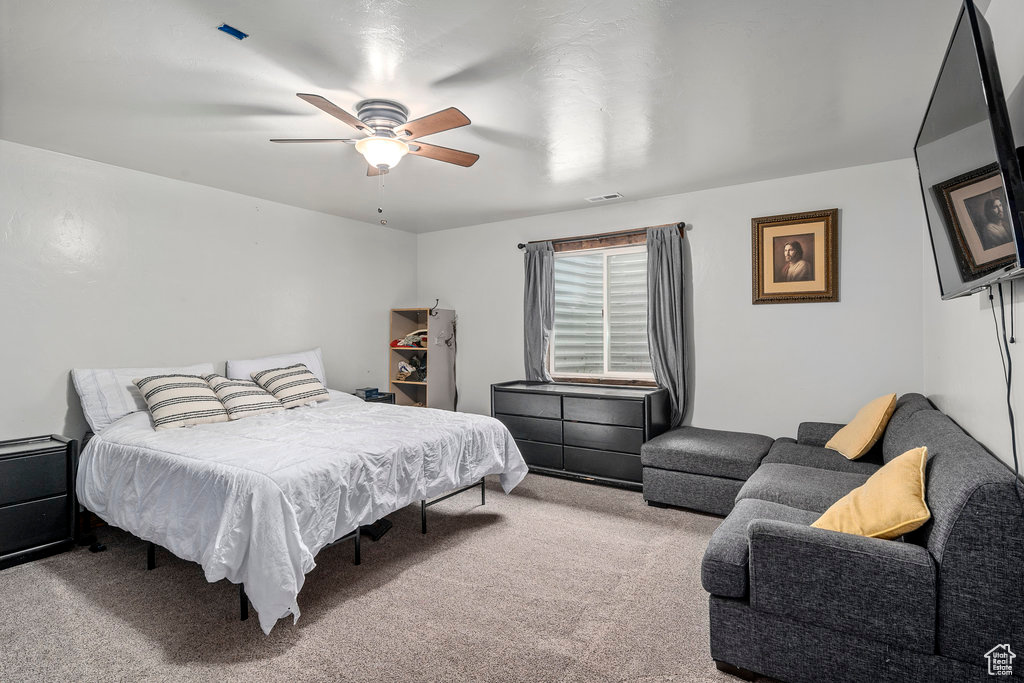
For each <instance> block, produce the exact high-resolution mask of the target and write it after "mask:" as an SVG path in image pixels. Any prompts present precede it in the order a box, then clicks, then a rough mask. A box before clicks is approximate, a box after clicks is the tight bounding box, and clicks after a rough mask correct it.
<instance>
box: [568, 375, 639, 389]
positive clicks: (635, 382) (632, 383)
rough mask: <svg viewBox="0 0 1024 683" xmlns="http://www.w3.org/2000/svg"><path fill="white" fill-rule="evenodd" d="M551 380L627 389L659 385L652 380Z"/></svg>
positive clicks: (589, 378) (585, 378)
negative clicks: (624, 387)
mask: <svg viewBox="0 0 1024 683" xmlns="http://www.w3.org/2000/svg"><path fill="white" fill-rule="evenodd" d="M551 379H552V380H554V381H556V382H568V383H570V384H604V385H608V386H620V387H621V386H626V387H656V386H658V383H657V382H655V381H654V380H652V379H621V378H616V377H559V376H557V375H552V376H551Z"/></svg>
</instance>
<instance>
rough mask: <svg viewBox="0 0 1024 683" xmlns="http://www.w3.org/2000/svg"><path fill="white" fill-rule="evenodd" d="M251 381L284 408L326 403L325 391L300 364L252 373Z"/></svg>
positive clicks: (314, 376) (318, 381)
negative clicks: (316, 402) (320, 402)
mask: <svg viewBox="0 0 1024 683" xmlns="http://www.w3.org/2000/svg"><path fill="white" fill-rule="evenodd" d="M252 378H253V381H255V382H256V383H257V384H259V385H260V386H261V387H263V388H264V389H266V390H267V391H269V392H270V393H271V394H273V395H274V398H276V399H277V400H278V401H280V402H281V404H282V405H283V406H284V407H285V408H295V407H297V406H301V405H305V404H307V403H313V402H315V401H326V400H327V399H329V398H330V394H328V393H327V389H325V388H324V385H323V384H321V383H320V380H318V379H317V378H316V375H314V374H313V373H312V372H310V371H309V368H307V367H306V366H305V365H303V364H302V363H296V364H295V365H289V366H288V367H286V368H273V369H271V370H261V371H259V372H254V373H252Z"/></svg>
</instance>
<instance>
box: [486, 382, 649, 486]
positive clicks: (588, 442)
mask: <svg viewBox="0 0 1024 683" xmlns="http://www.w3.org/2000/svg"><path fill="white" fill-rule="evenodd" d="M491 415H493V416H494V417H496V418H497V419H499V420H501V421H502V422H503V423H504V424H505V426H506V427H508V430H509V431H510V432H511V433H512V436H513V437H515V440H516V444H517V445H518V446H519V451H520V452H521V453H522V454H523V458H524V459H525V460H526V464H528V465H529V466H530V470H531V471H535V472H541V473H544V474H555V475H560V476H567V477H573V478H578V479H584V480H587V481H596V482H600V483H604V484H613V485H616V486H623V487H626V488H631V489H636V490H641V489H642V481H643V468H642V467H641V466H640V446H641V445H643V443H644V442H645V441H647V440H648V439H652V438H654V437H655V436H657V435H658V434H661V433H662V432H664V431H666V430H667V429H668V426H669V401H668V392H667V391H666V390H665V389H658V388H654V387H619V386H605V385H595V384H569V383H562V382H554V383H544V382H527V381H515V382H501V383H499V384H492V385H491Z"/></svg>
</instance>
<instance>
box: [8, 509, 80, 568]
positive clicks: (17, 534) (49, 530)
mask: <svg viewBox="0 0 1024 683" xmlns="http://www.w3.org/2000/svg"><path fill="white" fill-rule="evenodd" d="M70 538H71V518H70V514H69V511H68V497H67V496H55V497H53V498H44V499H43V500H35V501H32V502H31V503H19V504H17V505H8V506H7V507H5V508H0V555H6V554H8V553H12V552H15V551H18V550H24V549H26V548H33V547H36V546H41V545H46V544H47V543H55V542H57V541H64V540H68V539H70Z"/></svg>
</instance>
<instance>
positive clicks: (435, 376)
mask: <svg viewBox="0 0 1024 683" xmlns="http://www.w3.org/2000/svg"><path fill="white" fill-rule="evenodd" d="M424 329H425V330H427V333H426V338H427V345H426V346H422V347H421V346H391V342H392V341H394V340H396V339H399V340H401V339H404V338H405V337H407V336H408V335H410V334H412V333H413V332H416V331H418V330H424ZM389 333H390V334H389V337H388V381H389V382H390V388H391V392H392V393H394V394H395V403H396V404H397V405H400V406H401V405H405V406H426V407H428V408H441V409H444V410H455V343H454V342H455V340H454V336H455V311H452V310H447V309H439V308H435V309H433V315H431V309H429V308H393V309H391V323H390V330H389ZM410 352H420V353H410ZM421 361H422V362H424V363H425V368H426V376H425V378H424V379H423V380H422V381H416V380H401V379H398V372H399V371H398V365H399V363H403V362H404V363H410V362H412V363H419V362H421ZM413 376H414V377H416V376H417V375H413Z"/></svg>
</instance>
